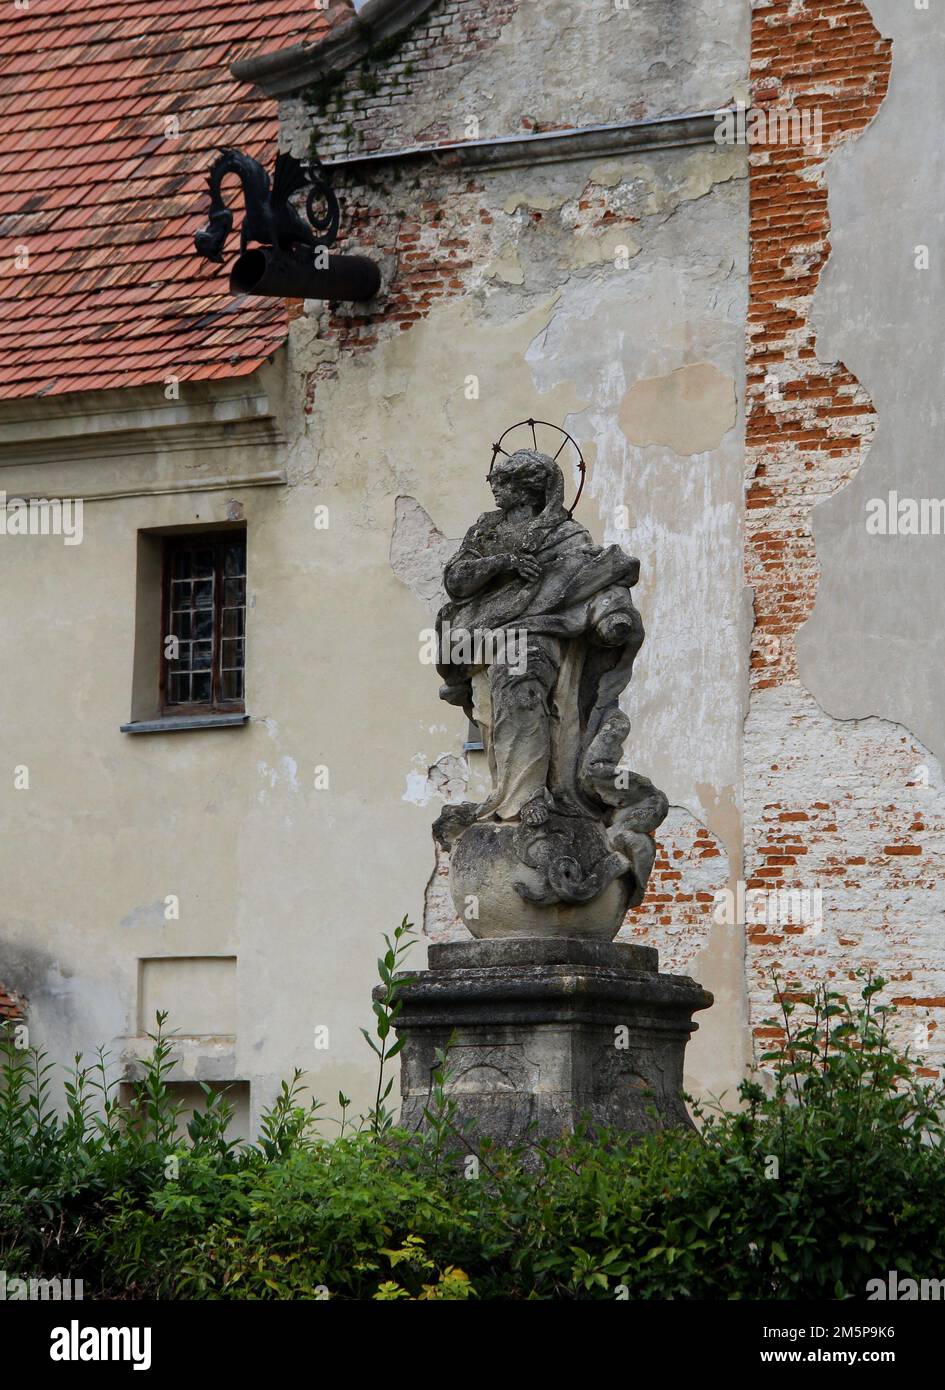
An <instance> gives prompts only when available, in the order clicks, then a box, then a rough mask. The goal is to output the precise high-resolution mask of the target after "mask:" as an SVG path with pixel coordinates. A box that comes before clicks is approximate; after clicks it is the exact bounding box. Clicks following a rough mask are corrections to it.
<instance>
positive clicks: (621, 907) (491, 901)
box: [450, 821, 630, 941]
mask: <svg viewBox="0 0 945 1390" xmlns="http://www.w3.org/2000/svg"><path fill="white" fill-rule="evenodd" d="M514 834H515V827H514V826H513V825H511V824H508V823H501V822H494V821H477V822H474V823H473V824H472V825H470V826H469V827H468V828H467V829H466V830H464V831H463V832H462V833H461V834H460V835H459V836H458V838H457V840H456V842H455V844H454V845H453V850H452V854H451V857H450V892H451V893H452V897H453V905H454V907H455V908H456V914H457V916H458V917H459V919H460V921H461V922H463V923H464V924H465V925H466V926H467V927H468V928H469V931H470V932H471V933H472V935H473V936H475V937H479V938H483V939H485V938H491V939H495V938H499V937H514V936H529V937H535V936H544V937H588V938H594V939H596V940H600V941H612V940H613V939H614V937H615V936H616V935H617V932H618V931H619V930H620V927H621V924H622V922H623V919H624V917H625V915H626V912H627V907H628V904H629V898H630V890H629V887H628V885H627V882H626V880H625V879H622V878H618V879H614V880H613V882H611V883H609V884H608V885H607V887H606V888H604V890H603V891H602V892H601V893H599V894H598V895H597V897H596V898H592V899H591V901H590V902H586V903H564V902H556V903H549V904H543V903H536V902H530V901H529V900H528V899H527V898H524V897H522V895H521V894H520V893H519V892H517V891H516V884H519V883H521V884H524V885H526V886H527V887H528V888H531V889H532V890H533V891H535V892H540V891H541V889H542V886H543V882H544V880H543V879H542V876H541V874H540V873H539V872H538V871H537V870H535V869H532V868H530V867H529V866H528V865H527V864H523V863H522V861H521V859H520V858H519V856H518V854H517V853H516V849H515V845H514V842H513V837H514ZM470 901H472V902H473V904H474V905H475V906H476V908H477V911H478V916H473V915H472V913H471V912H470V911H469V907H470Z"/></svg>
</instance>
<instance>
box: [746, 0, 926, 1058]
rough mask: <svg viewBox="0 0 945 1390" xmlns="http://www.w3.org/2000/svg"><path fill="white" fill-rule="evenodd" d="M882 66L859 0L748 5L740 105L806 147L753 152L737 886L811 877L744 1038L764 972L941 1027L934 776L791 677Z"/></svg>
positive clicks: (869, 416)
mask: <svg viewBox="0 0 945 1390" xmlns="http://www.w3.org/2000/svg"><path fill="white" fill-rule="evenodd" d="M891 63H892V53H891V43H890V41H889V40H887V39H884V38H883V37H882V36H881V35H880V34H879V33H878V31H877V29H876V27H875V25H874V24H873V21H872V19H871V17H870V14H869V12H868V10H867V9H866V7H865V5H863V4H862V3H860V0H829V2H828V0H820V2H812V0H807V2H806V3H796V0H774V3H772V4H769V5H765V6H764V7H759V8H758V9H756V10H755V11H754V14H753V21H752V82H753V98H754V103H755V105H758V106H764V105H767V104H776V105H784V106H791V105H793V106H796V107H799V108H803V107H819V108H820V110H821V113H822V130H823V141H822V148H821V149H819V150H818V149H814V148H810V147H807V148H799V147H797V146H793V147H792V146H774V147H765V146H758V147H755V149H754V150H753V151H752V155H751V178H750V190H751V192H750V235H751V270H750V308H749V323H748V384H747V391H748V402H747V405H748V423H747V445H748V447H747V465H748V471H747V484H746V505H747V515H746V578H747V582H748V583H749V584H750V585H751V586H752V588H753V589H754V592H755V615H756V623H755V630H754V637H753V646H752V659H751V681H752V699H751V709H750V714H749V719H748V721H747V725H746V749H745V800H746V823H745V842H746V880H747V886H748V887H749V888H752V887H756V888H767V889H771V888H794V889H799V890H802V891H803V890H807V891H809V892H814V891H820V892H821V893H822V895H823V912H824V921H823V926H822V927H821V928H820V929H816V930H812V929H810V928H805V927H803V926H792V925H785V924H783V923H781V924H777V925H776V926H774V927H771V926H769V925H767V924H764V925H762V924H759V925H755V926H749V928H748V973H749V992H750V996H751V1016H752V1024H753V1029H754V1033H755V1036H756V1038H757V1039H758V1040H759V1042H768V1041H769V1040H770V1037H771V1036H772V1031H771V1030H770V1029H768V1028H766V1027H765V1026H764V1020H765V1018H766V1017H767V1016H769V1015H770V1013H771V1012H772V1004H771V995H772V982H773V977H774V976H775V975H777V976H778V977H779V978H780V980H781V981H783V984H784V987H785V989H786V990H787V991H788V992H793V993H798V992H802V993H807V992H809V991H810V990H811V988H812V987H813V986H814V985H816V984H817V983H818V982H819V981H822V980H825V981H827V982H828V983H830V985H831V986H832V987H834V988H840V989H842V990H846V991H848V992H850V993H855V992H856V991H857V990H858V988H859V987H860V986H859V983H858V982H857V980H856V973H855V972H856V970H857V969H858V968H863V967H865V968H867V969H870V970H872V971H873V972H875V973H879V974H882V975H883V976H885V978H886V979H887V980H889V981H890V988H889V990H888V994H887V997H888V998H889V999H890V1000H892V1001H895V1002H897V1003H898V1004H899V1006H900V1010H901V1014H900V1020H899V1023H898V1025H897V1026H898V1028H899V1032H900V1036H901V1037H902V1039H903V1041H904V1042H908V1043H911V1044H913V1045H914V1046H915V1047H916V1048H917V1049H918V1051H920V1052H927V1053H928V1052H931V1053H933V1054H934V1053H935V1052H936V1042H937V1041H938V1040H937V1039H936V1032H938V1034H939V1038H941V1037H942V1036H943V1035H945V1029H943V1028H942V1026H941V1020H942V1015H941V1009H942V1006H943V1005H945V998H943V997H942V990H941V987H940V972H939V971H938V967H937V964H936V950H935V943H934V930H935V923H936V921H937V920H939V917H940V911H941V907H940V892H939V885H938V882H937V874H936V873H935V869H934V865H935V861H936V859H937V858H938V857H939V855H940V853H941V851H942V848H943V847H945V817H943V816H942V814H941V798H940V795H939V790H937V789H936V787H935V786H932V785H930V783H931V782H932V781H934V780H935V779H936V778H937V776H938V773H937V771H936V769H934V768H932V767H930V766H927V765H926V763H927V761H928V754H927V753H926V752H925V750H923V749H922V747H921V745H919V744H918V743H917V741H916V740H914V739H913V738H911V737H910V736H909V735H908V734H907V733H906V732H905V731H903V730H902V729H900V728H897V727H895V726H893V725H890V724H888V723H886V722H885V721H882V720H879V719H869V720H854V721H840V720H835V719H832V718H831V717H830V715H829V714H827V713H825V712H824V711H823V710H821V709H820V708H819V707H818V706H817V705H816V702H815V701H814V700H813V699H812V697H811V696H810V694H809V693H808V692H807V691H806V690H805V689H804V687H803V686H802V685H801V683H800V682H799V681H798V678H797V666H796V645H795V639H796V634H797V632H798V629H799V628H800V626H801V625H802V624H803V623H804V621H805V620H806V619H807V617H808V616H809V614H810V612H811V609H812V607H813V603H814V600H815V597H816V590H817V584H818V580H819V566H818V563H817V556H816V551H815V547H814V540H813V535H812V531H811V525H810V513H811V510H812V508H813V507H814V506H815V505H816V504H817V503H818V502H819V501H821V500H822V499H823V498H825V497H828V496H829V495H830V494H832V493H833V492H835V491H837V489H838V488H840V487H842V486H843V485H844V484H845V483H846V482H847V481H848V480H849V479H850V478H851V477H852V476H853V475H854V474H855V473H856V471H857V469H858V468H859V466H860V464H861V463H862V461H863V459H864V456H865V453H866V451H867V450H868V448H869V445H870V442H871V440H872V437H873V434H874V431H875V428H876V424H877V419H876V414H875V411H874V409H873V406H872V402H871V400H870V398H869V395H868V393H867V392H866V391H865V390H864V388H863V387H862V386H861V385H860V384H859V383H858V382H857V381H856V379H855V378H854V377H853V376H852V375H851V374H850V372H848V371H847V369H846V368H845V366H844V365H843V364H842V363H836V364H831V363H824V362H821V361H819V360H818V357H817V347H816V342H815V335H814V329H813V326H812V323H811V308H812V303H813V296H814V292H815V290H816V288H817V284H818V281H819V278H820V274H821V271H822V270H823V267H824V265H825V263H826V261H827V258H828V256H829V255H830V240H829V230H830V229H829V218H828V207H827V183H826V167H825V166H826V161H827V159H828V157H829V155H830V154H831V152H832V151H833V150H834V149H836V147H837V145H838V144H839V143H840V142H842V141H845V140H849V139H853V138H856V137H857V136H859V135H860V134H861V133H862V132H863V131H864V129H865V127H866V126H867V125H868V124H869V122H870V121H871V119H872V118H873V116H875V114H876V112H877V111H878V109H879V107H880V104H881V103H882V101H883V98H884V96H885V94H886V89H887V86H888V82H889V76H890V71H891ZM772 377H774V378H776V381H775V382H774V383H772V382H771V380H770V379H771V378H772ZM766 378H767V381H766ZM773 387H774V389H772V388H773ZM774 1033H775V1035H777V1033H778V1030H777V1029H775V1030H774ZM940 1050H941V1044H940V1043H939V1047H938V1051H939V1052H940ZM929 1070H930V1071H931V1073H932V1074H934V1071H935V1068H931V1069H929Z"/></svg>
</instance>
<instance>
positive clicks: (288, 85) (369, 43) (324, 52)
mask: <svg viewBox="0 0 945 1390" xmlns="http://www.w3.org/2000/svg"><path fill="white" fill-rule="evenodd" d="M434 3H435V0H368V3H367V4H366V5H364V6H363V7H362V9H361V11H360V12H359V13H356V12H355V11H353V10H352V9H351V7H350V3H349V0H344V3H343V4H340V5H338V6H337V7H335V8H337V9H342V10H343V11H344V12H346V13H347V14H348V18H347V19H340V18H339V22H338V23H337V24H334V25H333V26H332V29H331V32H330V33H328V34H326V35H325V37H324V38H323V39H319V40H318V42H317V43H313V44H307V43H300V44H294V45H293V46H292V47H291V48H281V49H277V50H276V51H275V52H273V53H260V54H257V55H256V56H255V57H252V58H241V59H240V60H239V61H238V62H235V63H233V64H231V66H230V72H231V73H232V74H233V76H234V77H235V78H236V79H237V81H239V82H250V83H252V84H253V86H254V87H258V88H259V89H260V91H263V92H265V93H266V95H267V96H271V97H278V96H288V95H290V94H292V93H294V92H297V91H298V90H299V89H300V88H301V87H305V86H307V85H308V84H309V83H310V82H313V81H314V80H315V79H316V78H318V77H321V76H323V75H324V74H325V73H327V72H341V71H343V70H344V69H345V68H348V67H350V66H351V65H352V63H356V62H358V61H359V60H360V59H362V58H365V57H368V56H369V55H370V53H371V51H372V50H373V49H374V48H376V47H377V45H378V44H380V43H383V42H384V41H385V40H387V39H392V38H395V37H396V36H397V35H398V34H400V33H402V32H403V31H404V30H405V29H408V28H409V27H410V25H411V24H413V23H414V21H415V20H417V19H419V18H420V16H421V15H423V14H425V13H426V11H427V10H429V9H431V8H432V6H433V4H434ZM330 14H331V11H329V15H330Z"/></svg>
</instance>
